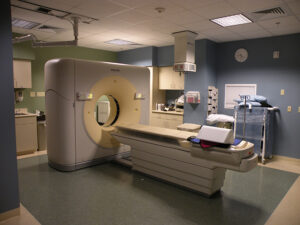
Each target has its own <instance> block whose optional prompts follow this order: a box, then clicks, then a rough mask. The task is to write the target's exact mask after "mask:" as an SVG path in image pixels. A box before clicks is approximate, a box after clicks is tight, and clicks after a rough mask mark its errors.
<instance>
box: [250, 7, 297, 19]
mask: <svg viewBox="0 0 300 225" xmlns="http://www.w3.org/2000/svg"><path fill="white" fill-rule="evenodd" d="M289 15H291V11H290V9H289V7H288V6H287V4H281V5H279V6H277V7H274V8H270V9H263V10H259V11H255V12H251V13H247V14H246V16H247V17H248V18H250V19H251V20H252V21H253V22H257V21H263V20H269V19H275V18H280V17H284V16H289Z"/></svg>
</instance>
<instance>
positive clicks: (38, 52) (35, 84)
mask: <svg viewBox="0 0 300 225" xmlns="http://www.w3.org/2000/svg"><path fill="white" fill-rule="evenodd" d="M13 48H14V52H13V53H14V58H17V59H29V60H31V62H32V66H31V68H32V89H25V90H24V100H23V102H20V103H16V104H15V108H28V111H29V112H35V110H42V111H45V98H44V97H30V92H31V91H34V92H39V91H40V92H43V91H45V90H44V65H45V63H46V62H47V61H48V60H50V59H54V58H77V59H87V60H98V61H107V62H117V54H116V53H115V52H109V51H104V50H98V49H90V48H84V47H48V48H32V47H31V45H30V42H27V43H20V44H15V45H14V46H13Z"/></svg>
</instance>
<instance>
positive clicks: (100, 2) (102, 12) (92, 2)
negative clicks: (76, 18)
mask: <svg viewBox="0 0 300 225" xmlns="http://www.w3.org/2000/svg"><path fill="white" fill-rule="evenodd" d="M126 10H128V8H127V7H125V6H121V5H118V4H116V3H113V2H110V1H107V0H84V1H82V3H80V4H79V5H78V6H77V7H75V8H72V9H71V10H70V11H72V12H74V13H78V14H81V15H84V16H91V17H94V18H97V19H100V18H104V17H107V16H112V15H114V14H117V13H120V12H122V11H126Z"/></svg>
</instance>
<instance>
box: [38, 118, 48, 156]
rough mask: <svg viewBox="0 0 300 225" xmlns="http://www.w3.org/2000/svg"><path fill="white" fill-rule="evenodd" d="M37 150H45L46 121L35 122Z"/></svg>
mask: <svg viewBox="0 0 300 225" xmlns="http://www.w3.org/2000/svg"><path fill="white" fill-rule="evenodd" d="M37 135H38V150H39V151H42V150H47V135H46V121H45V120H44V121H38V122H37Z"/></svg>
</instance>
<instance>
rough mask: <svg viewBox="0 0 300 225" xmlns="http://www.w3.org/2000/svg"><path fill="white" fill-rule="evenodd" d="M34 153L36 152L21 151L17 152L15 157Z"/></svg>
mask: <svg viewBox="0 0 300 225" xmlns="http://www.w3.org/2000/svg"><path fill="white" fill-rule="evenodd" d="M34 152H36V150H26V151H21V152H17V156H21V155H26V154H32V153H34Z"/></svg>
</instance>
